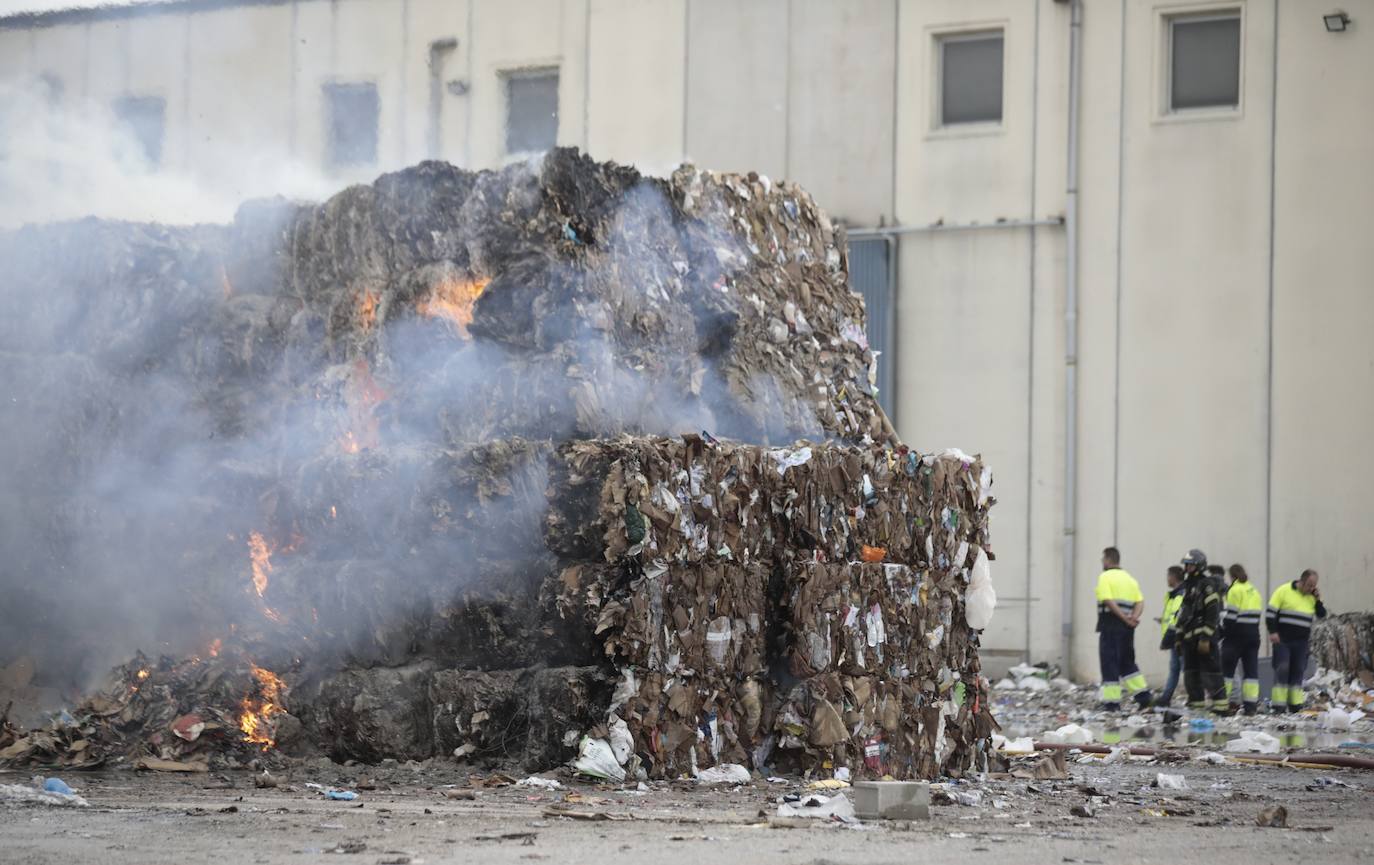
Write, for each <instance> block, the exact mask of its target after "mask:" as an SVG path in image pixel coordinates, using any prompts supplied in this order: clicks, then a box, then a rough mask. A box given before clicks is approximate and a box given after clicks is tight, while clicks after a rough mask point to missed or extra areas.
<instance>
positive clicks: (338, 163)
mask: <svg viewBox="0 0 1374 865" xmlns="http://www.w3.org/2000/svg"><path fill="white" fill-rule="evenodd" d="M324 103H325V122H326V123H327V124H328V132H329V140H328V141H327V142H326V144H325V146H326V147H327V148H328V150H327V152H326V158H327V160H328V163H329V164H330V165H331V166H335V167H343V166H349V165H373V164H375V163H376V162H377V122H378V118H379V116H380V114H381V102H380V100H379V99H378V98H377V85H375V84H370V83H369V84H326V85H324Z"/></svg>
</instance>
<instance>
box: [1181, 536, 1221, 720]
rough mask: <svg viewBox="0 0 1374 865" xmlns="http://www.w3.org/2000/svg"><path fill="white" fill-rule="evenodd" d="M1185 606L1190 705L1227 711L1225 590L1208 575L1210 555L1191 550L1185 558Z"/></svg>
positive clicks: (1183, 635) (1186, 684) (1183, 634)
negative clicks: (1222, 640) (1223, 664)
mask: <svg viewBox="0 0 1374 865" xmlns="http://www.w3.org/2000/svg"><path fill="white" fill-rule="evenodd" d="M1181 564H1182V565H1183V606H1182V607H1181V608H1180V609H1179V612H1178V632H1179V639H1180V642H1181V644H1182V646H1183V685H1184V687H1185V688H1187V690H1188V708H1190V709H1193V710H1195V711H1196V710H1203V711H1205V710H1207V709H1208V708H1210V707H1212V706H1215V707H1216V708H1217V709H1218V710H1219V711H1222V712H1224V711H1225V710H1226V685H1225V683H1224V682H1223V680H1222V676H1221V646H1220V645H1218V642H1219V638H1220V636H1221V614H1222V609H1223V604H1222V597H1223V595H1224V594H1225V589H1224V588H1223V587H1222V585H1221V583H1220V582H1219V581H1218V580H1216V579H1214V578H1212V577H1211V576H1209V575H1208V574H1207V554H1206V553H1204V552H1202V550H1196V549H1195V550H1189V551H1188V555H1186V556H1184V557H1183V561H1182V562H1181Z"/></svg>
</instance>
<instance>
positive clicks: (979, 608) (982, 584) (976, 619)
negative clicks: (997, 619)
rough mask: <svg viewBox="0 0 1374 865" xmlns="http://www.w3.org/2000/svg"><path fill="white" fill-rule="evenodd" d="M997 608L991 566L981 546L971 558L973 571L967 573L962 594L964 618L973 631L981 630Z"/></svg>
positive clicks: (990, 619) (988, 622)
mask: <svg viewBox="0 0 1374 865" xmlns="http://www.w3.org/2000/svg"><path fill="white" fill-rule="evenodd" d="M996 609H997V591H996V590H995V589H994V588H993V587H992V566H991V565H990V564H989V563H988V554H987V553H986V552H984V551H983V548H982V547H979V548H978V554H977V555H976V556H975V557H974V559H973V571H972V573H971V574H970V575H969V582H968V592H967V593H966V594H965V595H964V619H965V620H967V621H968V626H969V627H970V628H973V629H974V630H975V631H981V630H983V629H984V628H986V627H987V626H988V625H989V624H990V623H991V622H992V613H993V611H994V610H996Z"/></svg>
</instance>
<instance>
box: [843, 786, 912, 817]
mask: <svg viewBox="0 0 1374 865" xmlns="http://www.w3.org/2000/svg"><path fill="white" fill-rule="evenodd" d="M854 813H855V814H857V815H858V817H859V819H860V820H929V819H930V785H929V784H927V783H925V782H924V781H858V782H856V783H855V784H854Z"/></svg>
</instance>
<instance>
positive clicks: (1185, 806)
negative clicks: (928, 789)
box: [0, 761, 1374, 865]
mask: <svg viewBox="0 0 1374 865" xmlns="http://www.w3.org/2000/svg"><path fill="white" fill-rule="evenodd" d="M1069 769H1070V772H1071V774H1072V776H1073V777H1072V779H1071V780H1068V781H1024V780H1012V779H1001V780H997V779H994V780H989V781H987V782H985V783H983V784H977V785H973V784H969V785H957V786H955V787H953V788H952V789H953V790H957V791H961V792H962V791H977V792H978V793H980V794H981V797H982V800H981V802H980V804H978V805H976V806H962V805H954V804H950V805H937V806H935V807H934V808H933V812H934V814H933V817H932V819H931V820H930V821H929V822H922V823H916V824H898V825H892V824H881V823H878V824H867V825H865V826H863V827H862V828H861V829H849V828H843V827H840V826H837V825H829V826H826V825H824V824H820V825H817V827H816V828H806V829H797V828H776V827H771V826H770V825H769V821H768V820H767V819H766V815H769V814H772V813H774V812H775V811H776V804H775V800H776V797H777V796H778V795H780V793H783V792H788V791H792V790H796V789H798V787H797V785H791V786H784V785H777V784H766V783H763V782H756V783H755V784H754V785H751V786H746V787H741V788H736V789H733V790H723V789H719V788H717V789H710V790H703V789H696V788H691V787H689V786H685V785H681V786H675V785H667V784H664V785H653V786H651V788H650V789H649V791H648V792H638V791H628V790H625V791H621V790H610V789H602V788H597V787H592V786H585V785H580V784H577V783H575V782H571V781H569V780H567V779H566V778H565V779H563V780H564V783H565V785H566V789H565V790H562V791H542V790H532V789H526V788H517V787H505V788H500V789H490V790H488V789H482V790H478V791H477V792H476V793H475V795H476V799H475V800H472V801H455V800H451V799H448V798H445V797H444V796H443V795H442V790H443V787H442V786H441V785H442V784H444V783H450V782H458V781H459V779H458V778H457V777H456V776H454V775H453V774H452V771H453V770H452V769H438V770H428V771H427V770H423V769H420V770H413V769H409V768H407V767H405V766H393V767H390V768H389V769H382V770H363V771H362V772H360V771H359V770H357V769H350V768H346V767H341V766H334V765H333V764H328V763H322V762H318V761H317V762H314V763H306V764H302V765H300V766H299V767H297V768H296V769H295V770H293V771H292V772H291V773H290V774H289V775H288V776H287V777H286V778H285V779H284V781H283V783H284V784H286V785H287V786H286V787H284V788H280V789H268V790H259V789H255V788H254V786H253V783H252V775H251V774H249V773H248V772H246V771H245V772H241V773H234V774H229V775H224V776H219V777H216V776H206V775H200V776H194V777H188V776H167V775H153V774H142V773H140V774H135V773H132V772H108V773H103V774H98V775H88V776H75V777H71V776H69V777H68V778H67V780H68V781H69V782H70V783H72V784H73V785H74V786H76V787H78V788H80V790H81V791H82V792H83V793H84V795H85V796H86V798H87V799H89V801H90V802H91V807H90V808H88V809H75V808H54V807H44V806H14V805H11V806H8V807H6V806H0V862H4V863H34V865H47V863H52V865H72V863H83V865H84V863H119V865H122V863H131V865H132V863H138V865H158V863H168V865H172V863H175V865H187V863H199V862H215V863H268V865H276V863H292V865H296V863H317V862H318V863H326V865H335V863H339V865H347V863H405V862H408V863H411V865H421V863H450V862H454V863H456V862H512V863H523V862H528V861H549V862H556V863H560V865H561V863H568V865H576V863H598V865H600V863H604V862H606V861H608V860H616V861H630V862H633V861H640V862H652V863H653V865H668V863H677V862H683V863H687V862H692V863H696V862H703V861H712V862H718V863H722V865H724V863H733V862H769V863H798V865H801V863H827V865H837V863H854V865H860V863H862V865H883V863H899V862H900V863H907V862H911V861H914V860H915V861H924V862H936V863H954V862H958V863H960V865H963V863H970V862H972V863H976V862H1006V861H1007V860H1008V859H1009V858H1011V859H1012V860H1013V861H1015V862H1017V863H1056V865H1058V863H1064V862H1082V863H1091V862H1099V863H1113V865H1117V863H1134V862H1140V863H1144V862H1159V863H1179V862H1199V863H1207V865H1215V863H1219V862H1220V863H1229V862H1236V861H1240V860H1243V861H1245V862H1246V863H1247V865H1260V863H1271V862H1272V863H1283V865H1292V863H1295V862H1301V863H1304V865H1308V863H1321V862H1333V863H1353V862H1361V861H1363V862H1368V861H1371V860H1374V806H1371V799H1370V793H1371V791H1374V772H1361V771H1349V770H1347V771H1342V770H1331V771H1316V770H1309V769H1297V768H1289V767H1261V766H1254V765H1227V766H1211V765H1206V764H1203V763H1199V762H1195V761H1193V762H1186V763H1179V764H1175V765H1162V766H1161V765H1154V764H1145V763H1140V762H1133V763H1129V764H1122V765H1101V764H1098V763H1094V764H1091V765H1084V764H1077V763H1072V762H1071V763H1070V765H1069ZM1160 771H1164V772H1169V773H1173V774H1182V775H1184V776H1185V777H1186V779H1187V783H1188V785H1189V789H1188V790H1185V791H1161V790H1159V789H1155V788H1152V787H1151V786H1149V785H1150V783H1151V782H1152V781H1153V780H1154V778H1155V775H1156V773H1158V772H1160ZM363 774H371V775H372V776H373V778H374V783H375V786H376V787H377V788H378V789H376V790H372V791H364V792H362V794H361V798H360V799H359V800H358V801H356V802H333V801H326V800H324V799H322V798H321V797H320V796H319V794H318V793H317V792H315V791H312V790H309V789H307V788H305V787H304V783H305V782H307V781H315V782H319V783H323V784H329V785H332V784H340V783H357V782H358V781H359V780H360V779H361V776H362V775H363ZM1319 778H1325V779H1331V780H1334V781H1337V782H1342V783H1346V784H1350V785H1352V786H1351V787H1343V786H1338V785H1337V786H1316V785H1317V784H1319V783H1321V782H1319V781H1318V780H1317V779H1319ZM223 779H227V781H226V780H223ZM23 780H25V779H23V778H21V777H17V776H15V775H13V774H11V775H4V774H0V784H13V783H21V782H22V781H23ZM226 784H227V785H232V786H226ZM1309 786H1312V787H1314V789H1308V788H1309ZM1274 804H1282V805H1284V806H1286V807H1287V808H1288V810H1289V813H1290V817H1289V821H1290V825H1291V826H1292V828H1289V829H1286V830H1285V829H1268V828H1260V827H1258V826H1256V825H1255V816H1256V815H1257V814H1258V813H1259V812H1260V811H1261V810H1262V809H1264V808H1266V807H1268V806H1271V805H1274ZM1075 805H1089V806H1090V807H1091V808H1092V811H1093V814H1094V816H1092V817H1090V818H1084V817H1075V816H1072V815H1071V814H1070V809H1071V808H1072V807H1073V806H1075ZM555 808H565V809H571V810H574V811H577V812H579V813H586V814H598V815H607V816H612V817H615V818H617V819H614V820H609V821H604V822H590V821H582V820H574V819H569V818H567V817H559V816H550V815H549V811H550V810H552V809H555ZM761 815H763V816H761ZM502 836H510V837H502ZM330 851H336V852H330ZM346 851H352V852H346Z"/></svg>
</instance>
